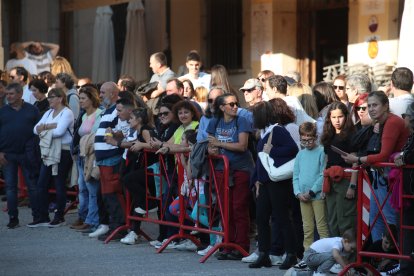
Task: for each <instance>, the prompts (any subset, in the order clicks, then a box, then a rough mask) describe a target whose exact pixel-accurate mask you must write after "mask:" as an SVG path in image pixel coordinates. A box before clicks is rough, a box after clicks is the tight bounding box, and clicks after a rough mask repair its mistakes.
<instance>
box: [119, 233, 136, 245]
mask: <svg viewBox="0 0 414 276" xmlns="http://www.w3.org/2000/svg"><path fill="white" fill-rule="evenodd" d="M137 240H138V236H137V234H135V232H134V231H130V232H129V233H128V235H126V236H125V237H124V238H122V239H121V243H123V244H129V245H133V244H135V242H136V241H137Z"/></svg>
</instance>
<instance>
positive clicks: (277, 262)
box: [269, 255, 283, 266]
mask: <svg viewBox="0 0 414 276" xmlns="http://www.w3.org/2000/svg"><path fill="white" fill-rule="evenodd" d="M269 258H270V261H272V265H273V266H277V265H281V264H282V263H283V256H277V255H269Z"/></svg>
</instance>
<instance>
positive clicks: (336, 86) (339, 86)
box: [333, 85, 345, 90]
mask: <svg viewBox="0 0 414 276" xmlns="http://www.w3.org/2000/svg"><path fill="white" fill-rule="evenodd" d="M333 88H334V89H335V90H336V89H339V90H344V88H345V86H342V85H334V86H333Z"/></svg>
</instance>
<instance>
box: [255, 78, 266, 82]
mask: <svg viewBox="0 0 414 276" xmlns="http://www.w3.org/2000/svg"><path fill="white" fill-rule="evenodd" d="M257 79H258V80H259V81H261V82H265V81H266V79H265V78H257Z"/></svg>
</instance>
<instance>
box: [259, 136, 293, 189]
mask: <svg viewBox="0 0 414 276" xmlns="http://www.w3.org/2000/svg"><path fill="white" fill-rule="evenodd" d="M272 137H273V131H272V132H270V134H269V138H268V139H267V142H266V144H267V145H271V144H272ZM258 157H259V159H260V162H261V163H262V165H263V167H264V168H265V170H266V171H267V173H268V174H269V178H270V179H271V180H272V181H274V182H278V181H282V180H286V179H290V178H292V177H293V167H294V165H295V158H293V159H292V160H290V161H288V162H286V163H285V164H283V165H281V166H279V167H277V168H276V167H275V166H274V164H275V161H274V160H273V158H272V157H270V155H269V154H268V153H265V152H263V151H262V152H259V153H258Z"/></svg>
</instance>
